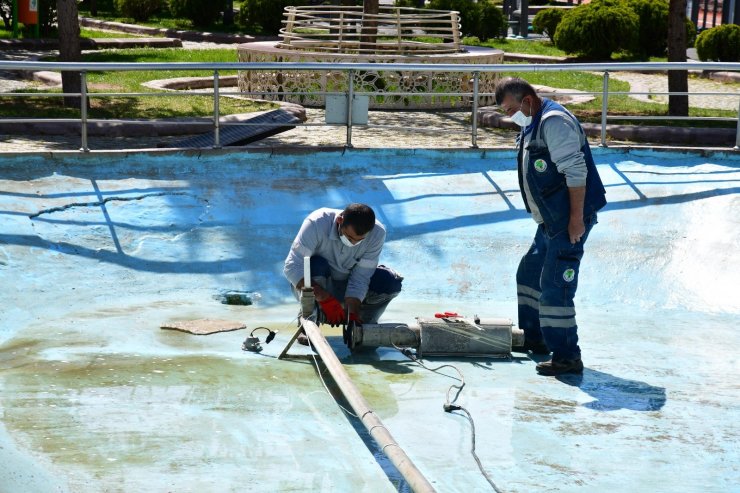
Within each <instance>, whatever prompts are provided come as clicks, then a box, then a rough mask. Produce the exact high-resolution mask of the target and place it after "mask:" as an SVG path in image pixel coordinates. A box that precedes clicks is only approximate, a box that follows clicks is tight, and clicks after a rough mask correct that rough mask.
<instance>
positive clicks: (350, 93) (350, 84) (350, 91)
mask: <svg viewBox="0 0 740 493" xmlns="http://www.w3.org/2000/svg"><path fill="white" fill-rule="evenodd" d="M348 79H349V80H348V81H347V144H346V146H347V147H352V102H353V101H354V99H355V71H354V70H349V72H348Z"/></svg>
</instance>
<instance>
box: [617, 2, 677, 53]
mask: <svg viewBox="0 0 740 493" xmlns="http://www.w3.org/2000/svg"><path fill="white" fill-rule="evenodd" d="M626 2H627V5H628V6H629V7H630V8H631V9H632V10H633V11H634V12H635V14H637V17H638V18H639V19H640V21H639V22H640V28H639V30H638V44H637V48H636V52H635V54H636V55H641V56H643V57H649V56H664V55H665V51H666V47H667V43H668V0H626Z"/></svg>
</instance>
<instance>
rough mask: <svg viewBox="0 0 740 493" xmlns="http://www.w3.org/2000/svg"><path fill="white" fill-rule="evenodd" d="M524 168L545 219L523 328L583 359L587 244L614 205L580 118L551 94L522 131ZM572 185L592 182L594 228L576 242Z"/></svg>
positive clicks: (527, 195) (526, 260) (525, 295)
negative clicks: (579, 313) (579, 302)
mask: <svg viewBox="0 0 740 493" xmlns="http://www.w3.org/2000/svg"><path fill="white" fill-rule="evenodd" d="M518 171H519V184H520V189H521V192H522V197H523V199H524V203H525V206H526V208H527V211H528V212H530V213H532V216H533V218H534V219H535V221H536V222H537V223H538V226H537V232H536V234H535V237H534V241H533V243H532V246H531V247H530V248H529V250H528V251H527V253H526V254H525V255H524V257H522V260H521V262H520V264H519V268H518V270H517V275H516V279H517V300H518V311H519V326H520V327H521V329H522V330H523V331H524V336H525V340H526V341H527V343H530V344H537V343H539V342H541V341H542V340H543V339H544V342H545V344H546V345H547V347H548V349H550V351H552V353H553V360H556V361H558V360H569V359H577V358H580V355H581V349H580V347H579V346H578V326H577V324H576V310H575V305H574V303H573V299H574V297H575V294H576V289H577V287H578V276H579V270H580V262H581V259H582V257H583V246H584V244H585V242H586V239H587V238H588V235H589V232H590V231H591V228H592V227H593V226H594V225H595V224H596V222H597V221H596V212H597V211H598V210H600V209H601V208H602V207H604V205H605V204H606V196H605V194H606V191H605V190H604V186H603V184H602V182H601V178H600V177H599V173H598V171H597V170H596V165H595V164H594V160H593V157H592V155H591V149H590V147H589V145H588V141H587V140H586V136H585V133H584V131H583V128H582V127H581V125H580V124H579V123H578V120H576V118H575V116H573V115H572V114H571V113H570V112H569V111H568V110H566V109H565V108H563V107H562V106H561V105H559V104H557V103H555V102H554V101H551V100H549V99H546V98H543V99H542V108H541V110H540V111H539V112H538V114H537V115H535V116H534V118H533V120H532V123H531V124H530V125H528V126H527V127H526V128H523V129H522V133H521V135H520V136H519V154H518ZM569 186H570V187H581V186H585V187H586V195H585V200H584V207H583V221H584V224H585V226H586V231H585V233H584V234H583V236H582V237H581V240H580V241H578V242H576V243H575V244H571V243H570V237H569V234H568V222H569V219H570V195H569V191H568V187H569Z"/></svg>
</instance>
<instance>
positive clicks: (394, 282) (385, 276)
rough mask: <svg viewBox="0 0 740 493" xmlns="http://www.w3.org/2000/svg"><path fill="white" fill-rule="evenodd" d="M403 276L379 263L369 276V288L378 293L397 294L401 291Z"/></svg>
mask: <svg viewBox="0 0 740 493" xmlns="http://www.w3.org/2000/svg"><path fill="white" fill-rule="evenodd" d="M402 283H403V276H401V275H399V274H398V272H396V271H394V270H393V269H391V268H390V267H387V266H385V265H379V266H378V267H377V268H376V269H375V273H374V274H373V277H371V278H370V286H369V290H370V291H373V292H375V293H378V294H392V295H394V297H395V295H397V294H398V293H400V292H401V284H402Z"/></svg>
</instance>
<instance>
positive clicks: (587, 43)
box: [555, 0, 639, 59]
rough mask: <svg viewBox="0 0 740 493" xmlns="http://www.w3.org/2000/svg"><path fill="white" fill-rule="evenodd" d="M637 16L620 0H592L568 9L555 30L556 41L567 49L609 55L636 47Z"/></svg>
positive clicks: (584, 54) (632, 49)
mask: <svg viewBox="0 0 740 493" xmlns="http://www.w3.org/2000/svg"><path fill="white" fill-rule="evenodd" d="M638 28H639V18H638V17H637V14H635V13H634V12H633V11H632V9H630V8H629V7H628V6H627V5H626V4H625V3H624V2H622V1H621V0H593V2H591V3H588V4H584V5H579V6H578V7H576V8H574V9H572V10H571V11H569V12H567V13H566V14H565V15H564V16H563V20H562V21H560V25H559V26H558V29H557V31H556V32H555V45H556V46H557V47H558V48H560V49H561V50H563V51H565V52H567V53H576V54H579V55H583V56H586V57H593V58H597V59H608V58H610V57H611V54H612V53H615V52H618V51H622V50H626V51H631V52H634V51H635V50H636V47H637V39H638V37H637V32H638Z"/></svg>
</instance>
